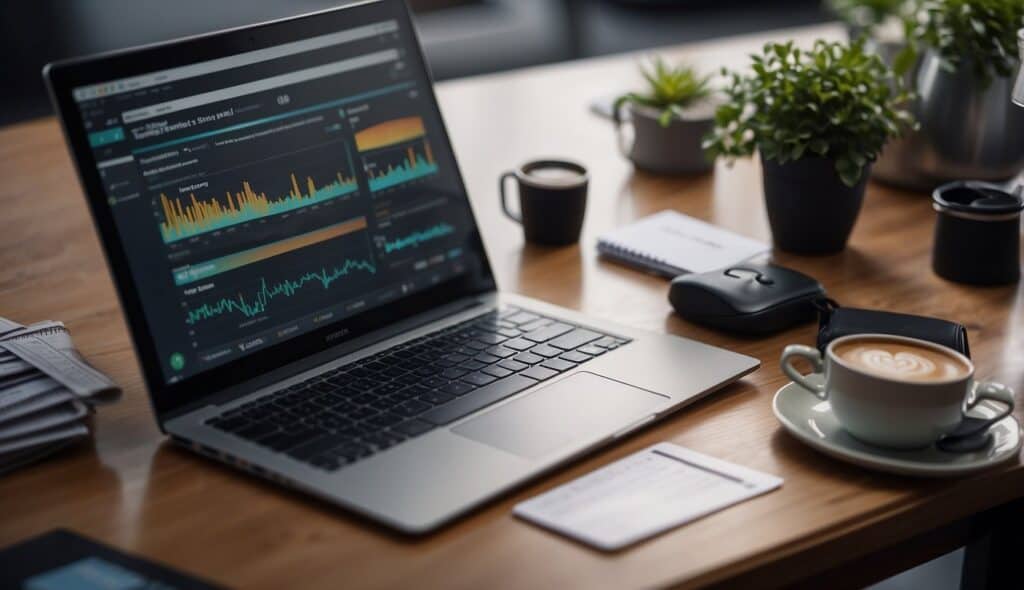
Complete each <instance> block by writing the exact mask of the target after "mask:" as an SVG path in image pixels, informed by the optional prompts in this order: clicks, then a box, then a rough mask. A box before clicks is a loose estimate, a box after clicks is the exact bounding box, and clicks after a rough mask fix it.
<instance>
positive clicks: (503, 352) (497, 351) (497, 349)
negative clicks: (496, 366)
mask: <svg viewBox="0 0 1024 590" xmlns="http://www.w3.org/2000/svg"><path fill="white" fill-rule="evenodd" d="M484 352H486V353H487V354H489V355H492V356H496V357H498V358H503V359H504V358H508V357H510V356H512V355H514V354H515V353H516V351H514V350H512V349H511V348H505V347H504V346H492V347H490V348H488V349H487V350H485V351H484ZM481 354H482V353H481Z"/></svg>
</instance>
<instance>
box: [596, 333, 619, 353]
mask: <svg viewBox="0 0 1024 590" xmlns="http://www.w3.org/2000/svg"><path fill="white" fill-rule="evenodd" d="M593 344H594V346H600V347H601V348H606V349H608V350H611V349H613V348H618V346H619V341H618V340H616V339H615V338H612V337H611V336H605V337H604V338H601V339H600V340H598V341H596V342H594V343H593Z"/></svg>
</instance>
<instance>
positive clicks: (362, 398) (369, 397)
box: [352, 393, 377, 406]
mask: <svg viewBox="0 0 1024 590" xmlns="http://www.w3.org/2000/svg"><path fill="white" fill-rule="evenodd" d="M375 401H377V396H376V395H373V394H372V393H364V394H362V395H357V396H355V397H354V398H352V403H355V404H359V405H361V406H368V405H370V404H372V403H373V402H375Z"/></svg>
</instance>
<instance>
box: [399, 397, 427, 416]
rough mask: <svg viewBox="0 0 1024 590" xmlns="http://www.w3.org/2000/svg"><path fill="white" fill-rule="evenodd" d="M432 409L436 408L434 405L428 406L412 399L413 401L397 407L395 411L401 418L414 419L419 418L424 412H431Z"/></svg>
mask: <svg viewBox="0 0 1024 590" xmlns="http://www.w3.org/2000/svg"><path fill="white" fill-rule="evenodd" d="M432 407H434V406H432V405H430V404H428V403H426V402H421V401H420V400H415V399H411V400H409V401H407V402H405V403H403V404H402V405H400V406H397V407H396V408H395V410H394V411H395V413H396V414H399V415H401V416H405V417H406V418H412V417H413V416H419V415H420V414H422V413H423V412H426V411H427V410H429V409H430V408H432Z"/></svg>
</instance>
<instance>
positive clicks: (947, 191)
mask: <svg viewBox="0 0 1024 590" xmlns="http://www.w3.org/2000/svg"><path fill="white" fill-rule="evenodd" d="M932 207H933V208H934V209H935V211H936V212H938V218H937V219H936V221H935V242H934V245H933V248H932V268H933V269H934V270H935V274H937V275H939V276H940V277H942V278H944V279H947V280H950V281H955V282H957V283H967V284H971V285H1006V284H1009V283H1015V282H1017V281H1018V280H1020V216H1021V210H1024V198H1021V196H1020V195H1018V194H1013V193H1009V192H1007V191H1005V190H1003V188H1002V187H1000V186H997V185H994V184H990V183H987V182H980V181H973V180H968V181H957V182H951V183H949V184H944V185H942V186H940V187H938V188H937V189H935V191H934V192H933V193H932Z"/></svg>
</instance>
